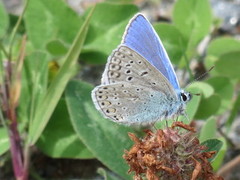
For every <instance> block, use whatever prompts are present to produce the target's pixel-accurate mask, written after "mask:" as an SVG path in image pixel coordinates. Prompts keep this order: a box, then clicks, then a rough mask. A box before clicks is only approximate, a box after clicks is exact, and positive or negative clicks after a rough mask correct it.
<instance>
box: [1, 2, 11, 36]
mask: <svg viewBox="0 0 240 180" xmlns="http://www.w3.org/2000/svg"><path fill="white" fill-rule="evenodd" d="M0 19H1V20H0V38H2V37H3V36H4V35H5V34H6V32H7V28H8V26H9V17H8V14H7V12H6V10H5V7H4V5H3V2H2V1H1V2H0Z"/></svg>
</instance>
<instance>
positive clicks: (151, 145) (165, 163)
mask: <svg viewBox="0 0 240 180" xmlns="http://www.w3.org/2000/svg"><path fill="white" fill-rule="evenodd" d="M176 127H178V128H176ZM183 129H185V130H183ZM145 132H146V136H145V137H144V138H143V139H139V138H137V137H136V136H135V135H134V134H133V133H129V137H130V138H131V139H132V141H133V142H134V143H135V144H134V145H133V147H132V148H131V149H130V150H129V151H125V154H124V155H123V158H124V159H125V160H126V161H127V163H128V164H129V166H130V169H129V173H130V172H135V176H134V179H135V180H142V179H146V178H147V179H148V180H158V179H168V180H171V179H177V180H181V179H182V180H185V179H186V180H188V179H191V180H195V179H211V180H218V179H219V180H220V179H222V178H221V177H218V176H217V175H215V174H214V173H213V171H212V167H211V164H210V163H209V161H208V159H210V158H211V157H212V156H213V155H214V154H215V152H214V151H209V152H204V150H206V149H207V147H206V146H203V145H200V143H199V140H198V139H197V137H196V136H195V131H194V129H193V128H192V127H190V126H189V125H186V124H183V123H181V122H175V123H174V124H173V125H172V127H168V128H166V129H164V130H161V129H159V130H157V131H156V133H154V132H152V131H151V130H146V131H145Z"/></svg>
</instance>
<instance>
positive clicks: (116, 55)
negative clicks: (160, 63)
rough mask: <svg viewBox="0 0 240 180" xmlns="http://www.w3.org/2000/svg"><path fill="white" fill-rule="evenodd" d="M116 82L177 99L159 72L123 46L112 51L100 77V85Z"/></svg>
mask: <svg viewBox="0 0 240 180" xmlns="http://www.w3.org/2000/svg"><path fill="white" fill-rule="evenodd" d="M117 82H128V83H131V84H135V85H141V86H142V87H149V88H152V90H155V91H161V92H163V93H164V94H168V95H171V96H173V97H176V98H177V95H176V92H175V91H174V89H173V87H172V86H171V85H170V84H169V81H168V80H167V79H166V78H165V77H164V76H163V75H162V74H161V72H159V71H158V70H157V69H156V68H155V67H154V66H152V65H151V64H150V63H149V62H148V61H147V60H146V59H145V58H144V57H142V56H141V55H139V54H138V53H137V52H135V51H133V50H132V49H130V48H129V47H127V46H124V45H121V46H119V47H118V48H117V49H116V50H114V51H113V53H112V55H111V56H110V57H109V58H108V62H107V64H106V67H105V70H104V73H103V75H102V85H106V84H112V83H117Z"/></svg>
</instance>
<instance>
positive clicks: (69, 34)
mask: <svg viewBox="0 0 240 180" xmlns="http://www.w3.org/2000/svg"><path fill="white" fill-rule="evenodd" d="M24 20H25V21H24V22H25V25H26V30H27V34H28V38H29V40H30V41H31V43H32V45H33V46H34V48H36V49H38V50H40V49H42V50H43V49H45V47H46V44H47V43H48V42H49V41H50V40H55V39H59V40H61V41H62V42H64V43H66V44H71V43H72V42H73V40H74V38H75V36H76V34H77V32H78V30H79V29H80V27H81V25H82V24H83V19H82V18H81V17H80V16H78V15H77V14H76V13H75V12H74V11H73V10H72V9H71V8H69V7H68V6H67V4H66V3H65V2H64V1H59V0H51V1H49V0H41V1H31V0H30V1H29V4H28V8H27V11H26V14H25V16H24Z"/></svg>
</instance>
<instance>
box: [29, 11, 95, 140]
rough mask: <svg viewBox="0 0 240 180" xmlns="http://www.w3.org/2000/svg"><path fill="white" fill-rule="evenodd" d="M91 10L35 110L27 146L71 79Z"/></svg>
mask: <svg viewBox="0 0 240 180" xmlns="http://www.w3.org/2000/svg"><path fill="white" fill-rule="evenodd" d="M93 10H94V9H92V10H91V11H90V13H89V15H88V17H87V18H86V20H85V22H84V24H83V25H82V27H81V29H80V30H79V32H78V34H77V36H76V38H75V39H74V42H73V44H72V46H71V48H70V49H69V51H68V53H67V55H66V59H65V61H64V64H63V65H62V66H61V68H60V70H59V72H58V74H57V76H56V77H55V78H54V79H53V81H52V82H51V84H50V86H49V88H48V91H47V93H46V94H45V97H44V99H43V101H42V102H41V104H40V105H39V106H38V107H39V108H38V109H37V110H36V114H35V116H34V119H33V123H32V125H31V126H30V128H29V129H30V130H29V136H28V138H29V139H28V144H29V145H33V144H35V143H36V141H37V140H38V138H39V137H40V135H41V134H42V132H43V130H44V128H45V126H46V125H47V123H48V121H49V119H50V117H51V115H52V113H53V111H54V109H55V107H56V105H57V103H58V101H59V99H60V97H61V95H62V93H63V91H64V89H65V87H66V85H67V83H68V81H69V79H70V78H71V77H72V75H73V74H72V71H73V70H74V69H75V66H76V62H77V59H78V56H79V54H80V52H81V49H82V46H83V42H84V40H85V37H86V34H87V31H88V25H89V21H90V17H91V15H92V13H93Z"/></svg>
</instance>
